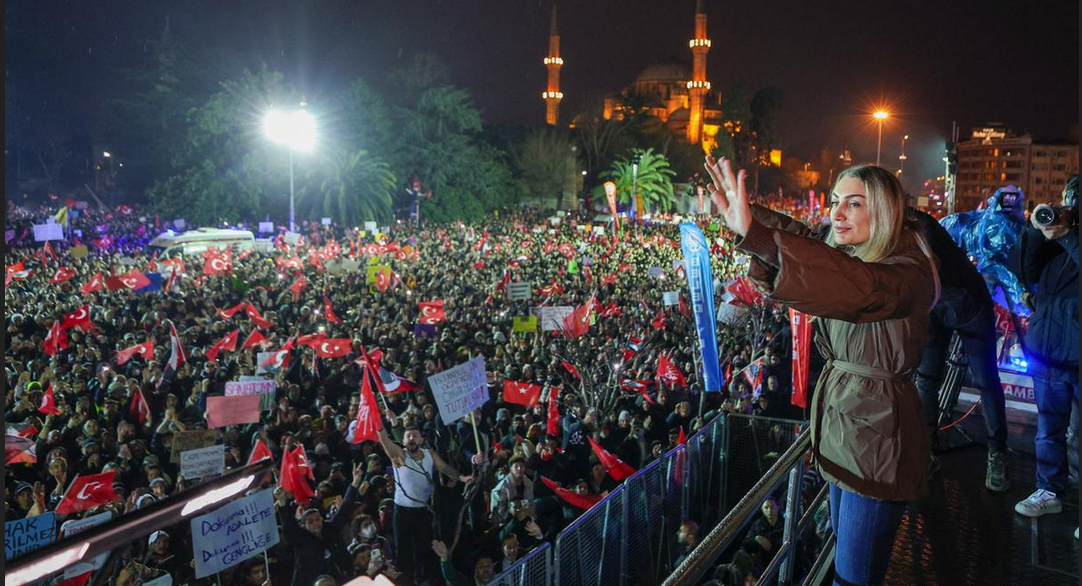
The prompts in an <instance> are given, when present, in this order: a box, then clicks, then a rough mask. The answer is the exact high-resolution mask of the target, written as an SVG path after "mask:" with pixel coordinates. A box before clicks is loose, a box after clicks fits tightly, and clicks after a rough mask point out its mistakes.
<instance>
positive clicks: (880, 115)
mask: <svg viewBox="0 0 1082 586" xmlns="http://www.w3.org/2000/svg"><path fill="white" fill-rule="evenodd" d="M889 116H890V114H888V113H887V112H884V111H883V110H876V111H875V113H874V114H872V118H875V121H876V122H878V123H879V141H878V143H877V144H876V147H875V165H876V166H877V167H878V166H879V154H880V152H881V151H882V150H883V121H884V120H886V119H887V117H889Z"/></svg>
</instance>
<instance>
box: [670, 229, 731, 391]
mask: <svg viewBox="0 0 1082 586" xmlns="http://www.w3.org/2000/svg"><path fill="white" fill-rule="evenodd" d="M680 248H681V249H682V250H683V252H684V260H685V265H686V266H687V277H688V287H689V288H690V290H691V307H692V309H693V310H694V312H695V330H696V331H697V332H698V334H699V356H700V357H701V358H702V365H703V382H704V385H703V387H704V389H705V390H706V391H707V392H712V393H713V392H721V390H722V389H723V388H724V386H725V379H724V377H722V376H721V363H720V362H719V361H718V338H717V331H716V328H717V325H716V324H717V321H716V318H715V314H714V275H713V273H712V272H711V271H710V246H709V245H708V244H707V243H706V237H705V236H703V231H702V230H700V229H699V227H698V226H696V225H695V224H692V223H689V222H684V223H683V224H680Z"/></svg>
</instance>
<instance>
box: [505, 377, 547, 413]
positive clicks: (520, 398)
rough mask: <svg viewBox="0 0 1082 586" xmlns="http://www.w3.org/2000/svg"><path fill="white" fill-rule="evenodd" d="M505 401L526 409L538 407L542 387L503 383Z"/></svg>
mask: <svg viewBox="0 0 1082 586" xmlns="http://www.w3.org/2000/svg"><path fill="white" fill-rule="evenodd" d="M503 400H504V401H505V402H507V403H515V404H518V405H524V406H526V407H536V406H537V403H538V402H539V401H540V400H541V385H532V384H530V383H522V382H518V381H511V380H505V381H503Z"/></svg>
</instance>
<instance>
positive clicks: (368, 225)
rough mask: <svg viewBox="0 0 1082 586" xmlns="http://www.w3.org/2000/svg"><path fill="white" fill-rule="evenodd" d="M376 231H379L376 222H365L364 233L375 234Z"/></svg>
mask: <svg viewBox="0 0 1082 586" xmlns="http://www.w3.org/2000/svg"><path fill="white" fill-rule="evenodd" d="M376 229H377V226H376V223H375V222H365V223H364V231H365V232H375V231H376Z"/></svg>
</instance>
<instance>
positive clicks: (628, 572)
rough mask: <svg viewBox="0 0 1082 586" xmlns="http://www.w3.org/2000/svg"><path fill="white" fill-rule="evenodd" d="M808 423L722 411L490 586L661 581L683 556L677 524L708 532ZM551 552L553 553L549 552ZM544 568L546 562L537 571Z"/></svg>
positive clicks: (629, 585) (637, 585)
mask: <svg viewBox="0 0 1082 586" xmlns="http://www.w3.org/2000/svg"><path fill="white" fill-rule="evenodd" d="M805 425H806V424H805V423H803V422H795V421H791V420H786V419H768V418H763V417H753V416H742V415H721V416H719V417H716V418H714V419H713V420H712V421H710V422H709V423H707V424H706V425H705V426H704V427H703V428H702V429H700V430H699V431H698V432H697V433H695V434H694V435H692V436H691V437H690V438H688V440H687V444H686V445H684V446H678V447H676V448H674V449H673V450H671V451H669V452H668V453H666V454H664V455H662V456H661V457H660V458H658V459H657V460H655V461H653V462H651V463H650V464H648V465H646V466H645V467H643V468H642V469H641V470H639V471H638V472H636V473H635V474H634V475H632V476H631V477H629V478H627V479H626V480H625V481H624V482H623V484H621V485H620V486H619V487H617V488H616V489H615V490H613V491H612V492H611V493H609V495H608V496H607V497H605V499H603V500H602V501H601V502H599V503H598V504H597V505H595V506H594V507H592V508H591V509H590V510H589V511H587V512H586V513H584V514H583V515H582V516H581V517H579V518H578V519H576V520H575V521H574V522H572V523H571V524H570V525H569V526H567V527H566V528H565V529H564V530H563V531H561V532H560V534H559V535H558V536H557V537H556V543H555V546H554V547H552V548H550V547H549V545H548V544H547V543H546V544H545V545H543V546H541V548H538V549H535V550H534V551H532V552H530V554H529V555H528V556H526V557H525V558H523V559H522V560H519V562H517V563H516V564H515V565H514V566H512V567H511V568H510V569H508V570H507V571H506V572H504V573H503V574H501V575H500V576H498V577H497V578H496V579H495V580H494V581H493V582H490V585H491V586H511V585H515V586H570V585H574V586H608V585H619V586H647V585H651V586H652V585H655V584H660V583H661V582H662V581H663V580H664V579H665V578H666V577H667V576H669V574H670V573H671V572H672V571H673V570H674V569H675V568H674V562H675V561H676V559H677V557H678V556H679V555H680V553H681V551H680V550H679V545H678V544H677V543H676V534H677V531H678V529H679V527H680V524H681V523H682V522H683V521H684V520H686V519H690V520H694V521H695V522H696V523H697V524H698V525H699V531H700V535H705V534H707V533H708V532H710V530H711V529H712V528H714V526H715V525H717V524H718V523H719V522H720V521H721V520H722V519H723V518H724V517H725V516H726V514H727V513H728V512H729V509H730V507H731V505H732V504H735V503H736V502H738V501H739V500H740V499H741V498H742V497H743V496H744V495H746V494H747V492H748V491H749V490H750V489H751V488H752V487H754V486H755V485H756V483H757V482H758V481H759V480H760V479H761V478H762V476H763V475H764V474H765V473H766V472H767V470H769V469H770V467H771V466H772V465H773V464H774V462H775V461H776V460H777V458H778V457H779V455H780V454H782V453H784V452H785V451H786V450H788V449H789V448H790V447H791V445H792V444H793V442H794V441H795V439H796V438H797V436H799V434H800V432H801V431H802V430H803V428H804V426H805ZM553 550H554V552H553ZM541 568H546V569H548V568H551V571H542V570H541Z"/></svg>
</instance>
